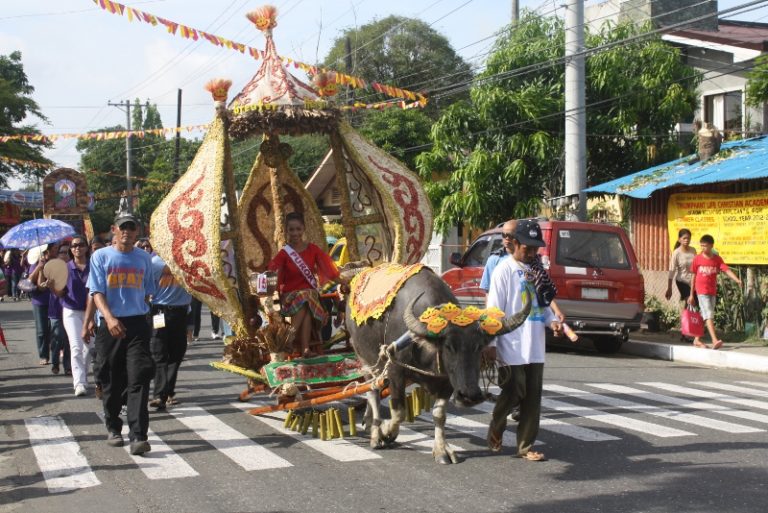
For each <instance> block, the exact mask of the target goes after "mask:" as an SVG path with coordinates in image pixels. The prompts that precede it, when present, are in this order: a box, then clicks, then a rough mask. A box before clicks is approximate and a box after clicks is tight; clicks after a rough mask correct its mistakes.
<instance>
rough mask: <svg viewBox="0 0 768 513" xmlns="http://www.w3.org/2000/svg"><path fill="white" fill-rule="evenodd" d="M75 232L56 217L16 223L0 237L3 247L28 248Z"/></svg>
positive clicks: (55, 240) (56, 240) (57, 239)
mask: <svg viewBox="0 0 768 513" xmlns="http://www.w3.org/2000/svg"><path fill="white" fill-rule="evenodd" d="M74 234H75V229H74V228H73V227H72V226H71V225H69V224H67V223H65V222H64V221H59V220H58V219H32V220H31V221H27V222H24V223H21V224H17V225H16V226H14V227H13V228H11V229H10V230H8V231H7V232H6V234H5V235H3V237H2V238H0V244H2V245H3V247H5V248H17V249H29V248H34V247H35V246H42V245H43V244H50V243H52V242H58V241H60V240H61V239H65V238H67V237H70V236H72V235H74Z"/></svg>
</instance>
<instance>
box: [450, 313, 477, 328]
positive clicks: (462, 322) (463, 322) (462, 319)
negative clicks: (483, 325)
mask: <svg viewBox="0 0 768 513" xmlns="http://www.w3.org/2000/svg"><path fill="white" fill-rule="evenodd" d="M473 322H475V319H473V318H472V317H467V316H466V315H464V314H463V313H462V314H459V315H457V316H456V317H454V318H453V319H451V324H455V325H456V326H461V327H462V328H463V327H464V326H469V325H470V324H472V323H473Z"/></svg>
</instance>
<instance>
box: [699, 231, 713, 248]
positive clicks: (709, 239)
mask: <svg viewBox="0 0 768 513" xmlns="http://www.w3.org/2000/svg"><path fill="white" fill-rule="evenodd" d="M699 242H703V243H705V244H712V245H713V246H714V245H715V238H714V237H712V236H711V235H709V234H706V235H702V236H701V238H700V239H699Z"/></svg>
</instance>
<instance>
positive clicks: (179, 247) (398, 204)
mask: <svg viewBox="0 0 768 513" xmlns="http://www.w3.org/2000/svg"><path fill="white" fill-rule="evenodd" d="M247 16H248V18H249V19H250V20H251V21H252V22H253V23H254V24H255V25H256V27H257V28H258V29H259V30H261V31H262V32H263V33H264V36H265V38H266V48H265V50H264V51H263V52H261V53H260V56H261V57H262V62H261V65H260V67H259V69H258V71H257V72H256V74H255V75H254V76H253V78H252V79H251V80H250V81H249V82H248V83H247V84H246V85H245V87H244V88H243V89H242V90H241V91H240V92H239V93H238V94H237V95H236V96H235V97H234V99H233V100H232V101H231V102H230V103H229V105H227V104H226V101H227V95H228V89H229V87H230V84H231V82H230V81H228V80H222V79H217V80H212V81H210V82H209V83H208V84H207V86H206V89H208V90H209V91H210V92H211V93H212V95H213V98H214V101H215V115H214V118H213V120H212V122H211V124H210V127H209V130H208V132H207V134H206V136H205V138H204V140H203V143H202V146H201V147H200V149H199V151H198V153H197V155H196V156H195V158H194V160H193V162H192V164H191V165H190V166H189V168H188V170H187V171H186V173H185V174H184V175H183V176H182V177H180V179H179V180H178V181H177V182H176V184H175V185H174V186H173V188H172V189H171V191H170V192H169V193H168V195H167V196H166V197H165V199H164V200H163V201H162V203H161V204H160V205H159V207H158V208H157V210H156V211H155V212H154V214H153V215H152V219H151V233H152V246H153V248H154V249H155V250H156V251H157V253H158V254H159V255H160V256H161V257H162V258H163V259H164V260H165V261H166V262H167V264H168V266H169V268H170V269H171V271H172V273H173V274H174V276H175V277H176V278H177V279H178V280H179V281H180V282H181V283H183V284H184V286H185V288H186V289H187V290H188V291H189V292H190V293H191V294H192V295H193V296H194V297H196V298H197V299H199V300H201V301H202V302H204V303H205V304H206V305H208V307H209V308H210V309H211V311H212V312H214V313H215V314H216V315H218V316H219V317H221V318H222V319H224V320H225V321H226V322H227V323H228V324H229V325H230V326H231V327H232V330H233V332H234V337H233V340H230V342H229V345H228V346H226V349H225V359H224V361H221V362H214V363H213V365H214V366H215V367H216V368H218V369H222V370H229V371H232V372H237V373H238V374H242V375H244V376H245V377H247V378H248V389H247V390H246V391H244V392H243V394H241V398H242V399H243V400H245V399H247V398H248V397H249V396H250V395H251V394H253V393H255V392H260V391H263V392H266V393H272V392H275V391H279V392H280V393H279V394H278V397H279V398H280V399H279V400H278V404H275V405H272V406H270V407H268V408H266V409H261V410H258V411H257V410H253V411H252V413H261V412H262V411H269V410H275V409H296V408H301V407H304V406H314V405H315V404H320V403H323V402H328V401H332V400H338V399H339V398H343V397H347V396H349V395H352V394H356V393H360V392H362V391H364V390H366V389H367V388H370V387H371V386H377V385H380V383H378V384H377V383H366V382H365V369H363V368H362V367H361V364H360V362H359V360H357V358H355V355H354V353H352V352H350V351H349V348H348V347H347V348H344V349H341V350H340V351H338V352H337V351H330V352H328V353H326V354H324V355H322V356H319V357H317V358H312V359H299V358H295V359H289V360H283V361H279V360H280V358H271V357H270V353H279V352H281V351H286V348H287V347H289V346H290V342H291V339H292V337H293V330H292V328H291V327H290V326H289V325H288V324H286V323H285V322H284V321H283V320H282V319H281V318H280V317H279V315H277V314H276V313H275V309H274V303H273V297H272V290H271V288H270V289H269V290H265V288H264V287H262V286H260V285H259V283H258V282H259V280H264V279H266V275H265V274H262V273H264V272H265V270H266V267H267V264H268V263H269V261H270V260H271V259H272V258H273V257H274V256H275V255H276V254H277V252H278V251H279V249H280V248H281V247H282V246H283V245H284V244H285V234H284V229H283V226H284V223H283V219H284V216H285V215H286V214H287V213H289V212H298V213H301V214H302V215H303V217H304V219H305V225H306V237H307V239H308V240H309V241H310V242H313V243H315V244H317V245H318V246H319V247H325V245H326V244H325V233H324V229H323V219H322V218H321V216H320V213H319V211H318V208H317V206H316V205H315V202H314V200H313V198H312V197H311V196H310V195H309V194H308V192H307V191H306V190H305V188H304V186H303V184H302V183H301V182H300V181H299V179H298V178H297V177H296V175H295V174H294V172H293V171H292V170H291V169H290V168H289V166H288V158H289V156H290V154H291V151H292V149H291V147H290V146H289V145H288V144H286V143H283V142H281V140H280V137H281V136H283V135H291V136H299V135H303V134H324V135H326V136H327V137H328V138H329V141H330V148H331V152H332V159H333V163H334V165H335V176H336V185H337V188H338V190H339V192H340V197H341V212H342V219H343V225H344V232H345V236H346V238H347V241H349V247H348V250H349V253H350V257H351V259H352V260H355V261H364V262H367V263H368V264H370V265H375V264H377V263H380V262H390V263H398V264H403V265H409V264H416V263H417V262H419V260H421V258H422V256H423V254H424V252H425V251H426V247H427V244H428V242H429V239H430V236H431V230H432V211H431V208H430V204H429V201H428V199H427V197H426V195H425V193H424V191H423V189H422V186H421V184H420V183H419V180H418V178H417V177H416V176H415V175H414V173H412V172H411V171H410V170H408V169H407V168H406V167H405V166H404V165H403V164H402V163H401V162H399V161H398V160H396V159H395V158H393V157H392V156H391V155H389V154H388V153H386V152H385V151H383V150H381V149H380V148H377V147H376V146H374V145H373V144H371V143H370V142H369V141H367V140H366V139H365V138H363V137H362V136H361V135H360V134H359V133H358V132H357V131H355V130H354V129H353V128H352V127H351V126H350V125H349V124H347V123H346V122H345V121H344V119H343V115H342V114H343V110H344V109H345V108H347V107H339V106H336V105H335V104H334V101H333V95H334V94H335V92H336V91H337V89H338V87H339V85H341V84H342V83H344V82H345V81H348V80H349V77H346V78H345V76H343V75H337V74H335V73H333V72H328V71H324V70H319V69H314V68H309V72H310V74H311V75H313V81H312V85H310V84H307V83H304V82H302V81H301V80H299V79H298V78H296V77H295V76H294V75H292V74H291V73H289V72H288V70H287V63H288V62H291V61H290V60H289V59H284V58H281V57H280V56H279V55H278V53H277V50H276V48H275V43H274V41H273V38H272V30H273V28H274V27H275V26H276V11H275V9H274V8H273V7H271V6H266V7H262V8H260V9H258V10H256V11H254V12H251V13H249V14H248V15H247ZM425 102H426V99H425V98H423V97H422V96H419V97H417V98H415V101H413V102H411V103H410V104H408V103H405V102H398V106H400V107H403V108H406V107H411V106H416V107H418V106H421V105H423V104H424V103H425ZM358 108H359V107H358ZM244 138H261V139H262V143H261V147H260V151H259V153H258V155H257V157H256V160H255V162H254V164H253V167H252V168H251V170H250V174H249V177H248V179H247V182H246V184H245V187H244V189H243V190H242V193H241V194H240V195H239V197H238V195H237V194H236V191H235V181H234V172H233V169H232V160H231V155H230V140H231V139H244ZM262 285H263V284H262ZM257 289H260V290H257ZM258 292H261V295H259V294H258ZM265 292H266V293H265ZM262 320H264V321H266V323H264V324H263V325H262ZM275 360H277V361H275ZM304 422H312V420H311V419H310V420H307V417H306V416H304V417H302V423H304ZM329 429H330V428H329Z"/></svg>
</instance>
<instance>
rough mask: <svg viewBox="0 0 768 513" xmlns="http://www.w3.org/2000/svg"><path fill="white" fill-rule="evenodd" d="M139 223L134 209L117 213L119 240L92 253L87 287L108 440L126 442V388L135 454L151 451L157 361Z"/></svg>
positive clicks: (147, 260) (151, 285) (148, 269)
mask: <svg viewBox="0 0 768 513" xmlns="http://www.w3.org/2000/svg"><path fill="white" fill-rule="evenodd" d="M138 229H139V223H138V221H137V220H136V218H135V217H134V216H133V215H132V214H130V213H125V212H121V213H118V215H117V217H116V218H115V221H114V224H113V225H112V234H113V236H114V237H116V238H117V242H116V244H114V245H113V246H111V247H107V248H103V249H100V250H99V251H97V252H95V253H94V254H93V256H92V257H91V272H90V275H89V276H88V289H89V290H90V294H91V296H92V297H93V302H94V303H95V305H96V308H98V310H99V314H100V316H101V318H102V319H103V322H101V323H99V328H98V331H97V332H96V342H95V343H96V352H97V354H98V355H99V378H100V382H101V385H102V389H103V396H102V401H103V404H104V423H105V424H106V427H107V431H108V432H109V435H108V436H107V443H108V444H109V445H111V446H113V447H121V446H122V445H123V437H122V435H121V434H120V432H121V430H122V427H123V421H122V419H121V418H120V408H121V406H122V402H123V401H122V394H123V392H124V391H125V392H127V398H128V400H127V406H128V428H129V430H128V437H129V440H130V443H131V454H134V455H138V454H144V453H145V452H148V451H149V450H150V449H151V447H150V445H149V442H148V441H147V431H148V430H149V412H148V409H147V408H148V407H147V401H148V399H149V382H150V381H151V380H152V376H153V375H154V373H155V364H154V361H153V360H152V355H151V353H150V351H149V339H150V335H151V330H150V326H149V323H148V322H147V313H148V312H149V304H148V302H147V300H148V298H149V296H151V295H152V294H154V293H155V279H154V274H153V271H152V261H151V257H150V255H149V253H147V252H146V251H144V250H142V249H139V248H135V247H134V243H135V242H136V236H137V234H138Z"/></svg>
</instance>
